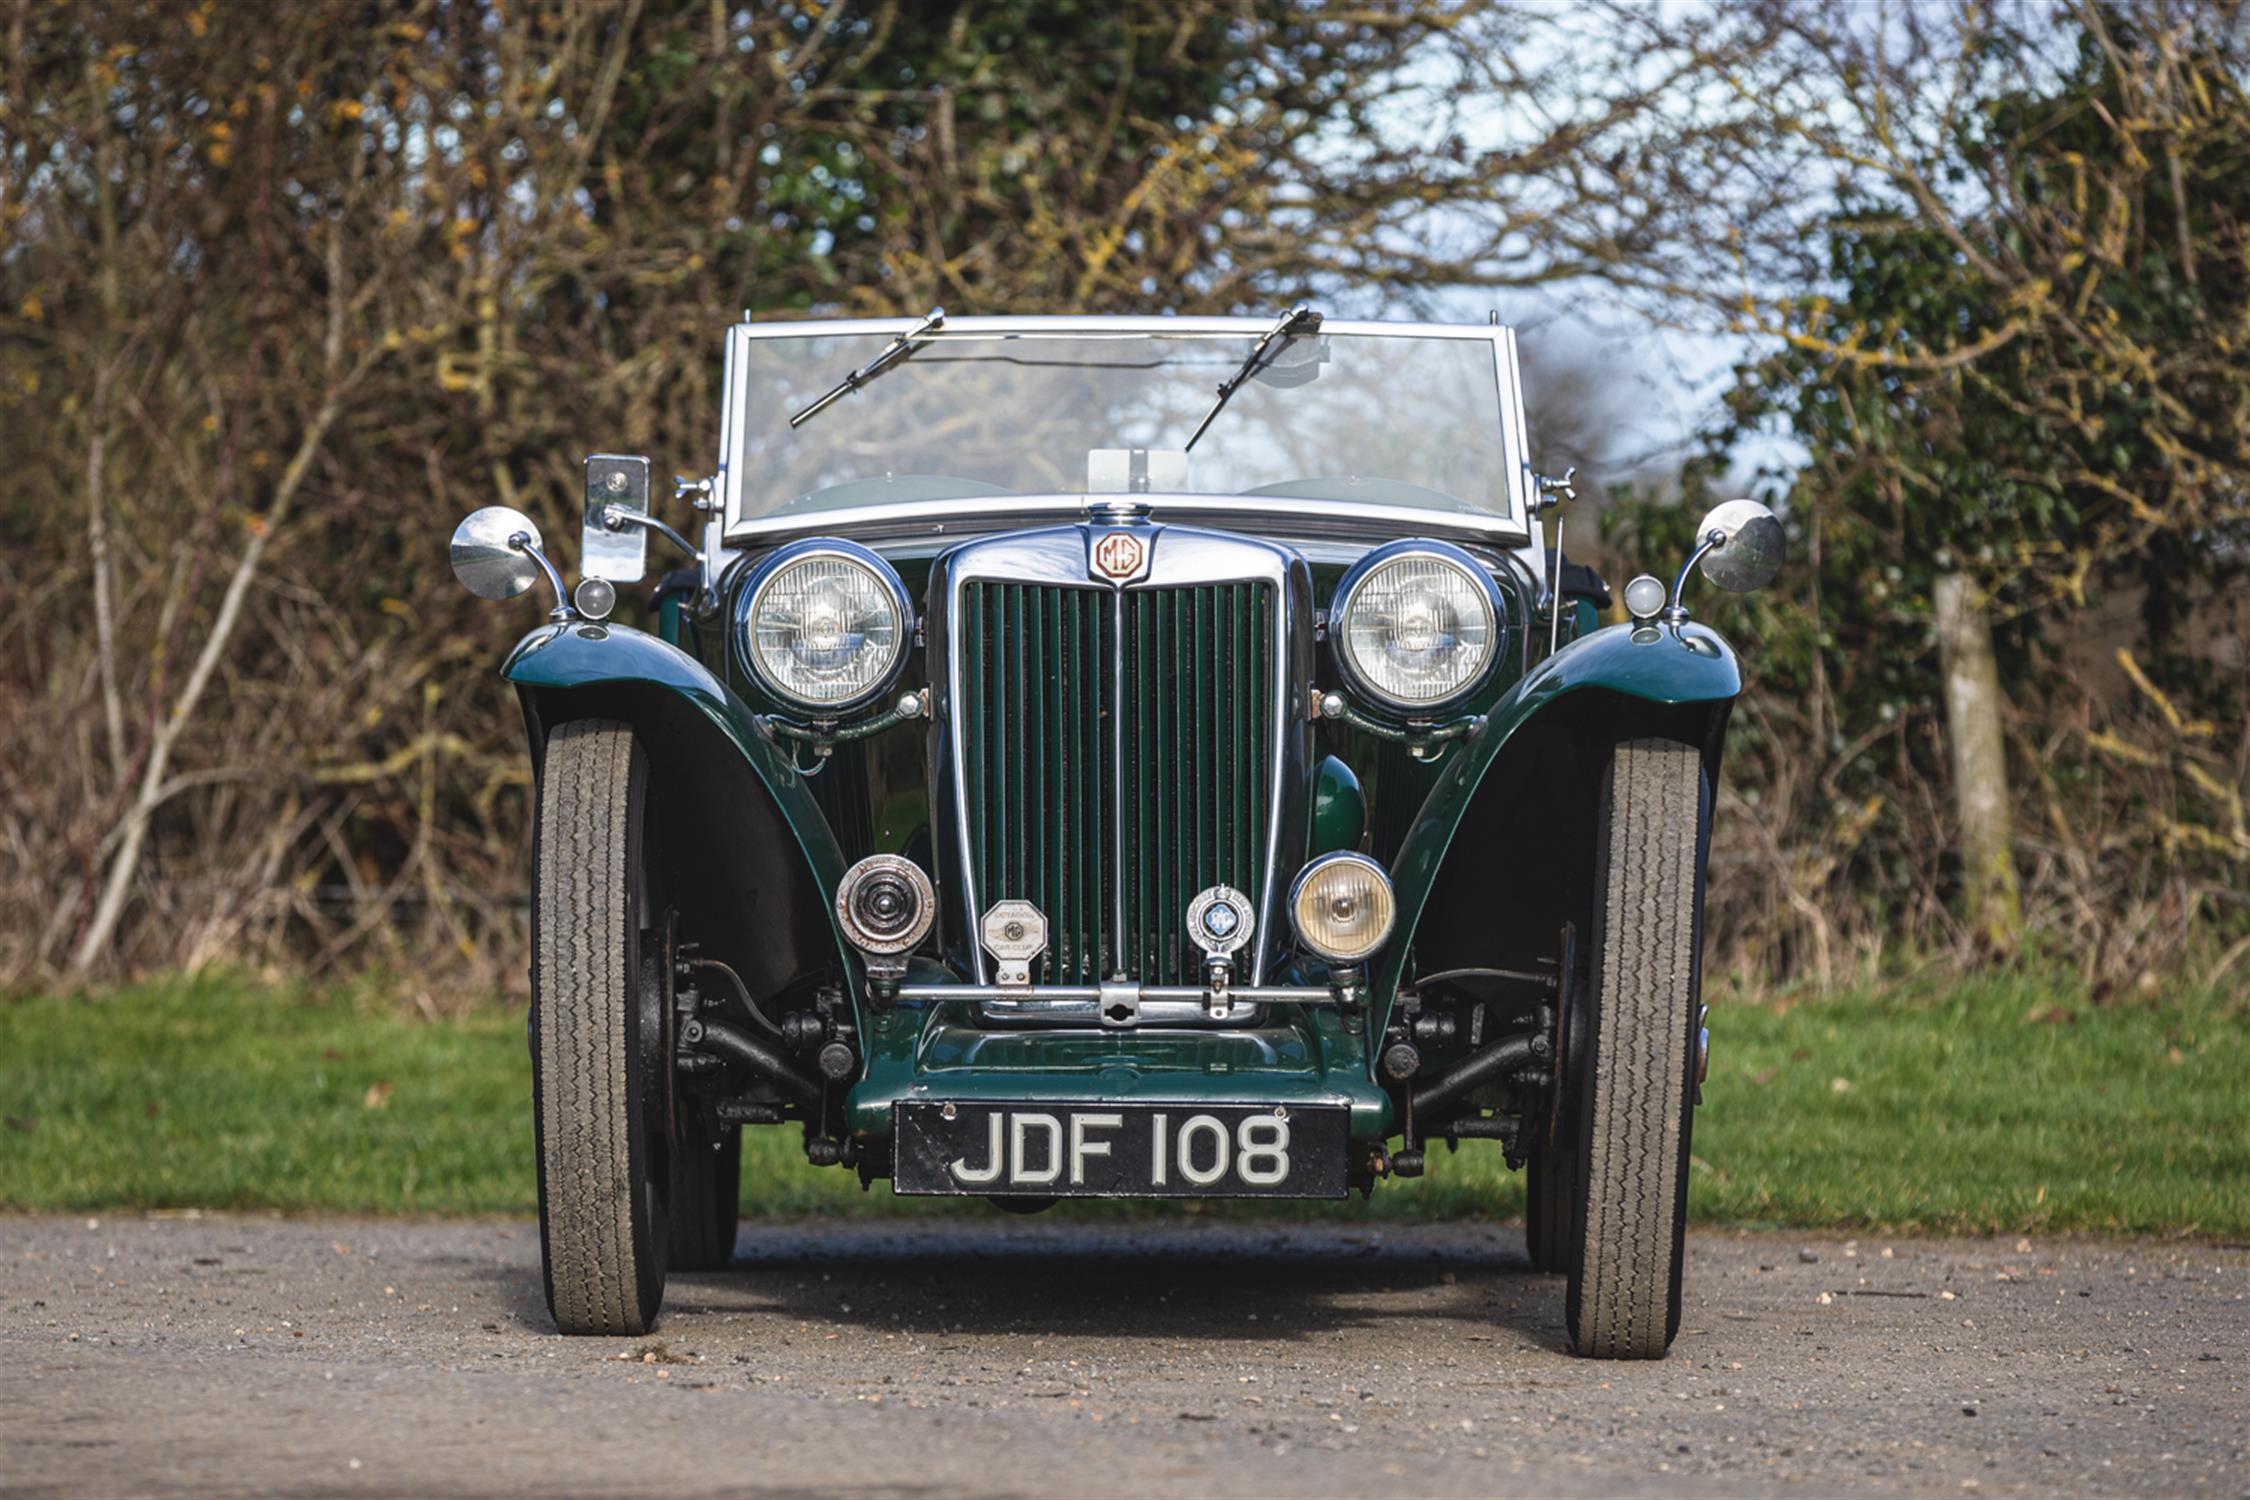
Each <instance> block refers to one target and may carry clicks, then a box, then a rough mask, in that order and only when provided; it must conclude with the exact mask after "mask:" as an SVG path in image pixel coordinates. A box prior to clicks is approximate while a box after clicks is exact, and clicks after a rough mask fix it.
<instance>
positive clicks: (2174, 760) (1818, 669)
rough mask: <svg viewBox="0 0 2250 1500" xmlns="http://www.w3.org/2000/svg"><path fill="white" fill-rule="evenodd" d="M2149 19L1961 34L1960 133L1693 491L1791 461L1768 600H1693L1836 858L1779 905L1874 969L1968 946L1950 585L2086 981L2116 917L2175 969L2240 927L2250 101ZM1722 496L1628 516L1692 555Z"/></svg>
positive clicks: (1770, 362) (1805, 940)
mask: <svg viewBox="0 0 2250 1500" xmlns="http://www.w3.org/2000/svg"><path fill="white" fill-rule="evenodd" d="M2105 17H2106V18H2105ZM1960 24H1961V25H1962V26H1964V27H1970V24H1971V23H1970V22H1969V21H1968V20H1966V19H1964V20H1963V21H1962V22H1961V23H1960ZM2151 26H2152V30H2150V31H2144V30H2141V29H2139V28H2138V27H2136V26H2135V25H2133V24H2131V23H2129V22H2127V21H2125V20H2121V19H2119V18H2118V17H2116V16H2115V15H2109V14H2107V13H2104V16H2079V17H2077V18H2076V19H2075V20H2074V21H2073V23H2072V26H2071V31H2070V37H2069V40H2070V43H2071V46H2072V47H2073V48H2074V50H2068V51H2066V52H2065V59H2066V65H2065V66H2063V67H2062V68H2061V69H2060V70H2059V71H2056V70H2049V69H2046V68H2045V67H2044V66H2043V64H2044V62H2045V61H2046V60H2048V59H2051V58H2052V57H2053V55H2054V54H2055V53H2056V52H2057V51H2058V44H2057V40H2056V38H2055V36H2054V35H2053V34H2052V33H2050V32H2047V31H2045V30H2044V29H2043V28H2032V29H2027V30H2024V31H2020V32H2019V31H2009V30H2005V29H1995V30H1992V31H1988V32H1982V33H1974V35H1975V37H1976V40H1975V44H1974V46H1973V47H1971V48H1970V49H1969V51H1968V53H1967V54H1966V56H1965V58H1964V60H1963V63H1962V67H1961V76H1962V77H1963V78H1964V79H1966V80H1968V82H1969V84H1970V85H1971V91H1970V93H1969V95H1968V97H1966V98H1965V99H1963V100H1961V101H1959V102H1958V103H1957V105H1956V107H1955V109H1954V112H1953V114H1952V116H1951V118H1950V120H1949V128H1948V129H1947V130H1946V131H1945V132H1943V133H1942V134H1941V135H1940V136H1939V137H1938V138H1937V140H1936V142H1935V144H1933V145H1932V146H1931V147H1930V148H1929V149H1928V150H1927V151H1926V152H1925V153H1924V154H1923V155H1920V156H1911V157H1909V158H1908V159H1907V160H1905V161H1903V162H1902V163H1900V164H1898V165H1897V166H1896V167H1895V168H1894V170H1893V171H1892V172H1891V173H1890V174H1888V175H1887V176H1883V177H1881V178H1879V179H1877V180H1875V181H1870V182H1862V181H1860V180H1859V179H1857V178H1853V177H1847V179H1846V186H1845V189H1844V191H1843V193H1842V195H1841V197H1840V199H1839V201H1838V203H1837V204H1836V206H1835V208H1834V210H1833V211H1832V212H1831V213H1829V214H1828V215H1827V216H1826V217H1825V218H1824V219H1823V220H1821V221H1820V224H1819V239H1820V245H1821V249H1822V251H1823V253H1824V256H1825V278H1824V280H1823V282H1822V283H1821V284H1819V285H1816V286H1801V287H1793V288H1790V289H1788V290H1787V291H1786V292H1785V293H1784V294H1783V295H1782V296H1781V297H1780V299H1779V302H1778V307H1777V310H1776V313H1775V315H1774V319H1773V321H1772V322H1771V323H1770V324H1769V325H1765V326H1764V327H1763V330H1762V331H1764V332H1766V333H1768V334H1770V335H1771V339H1770V342H1769V343H1768V345H1767V348H1766V351H1765V352H1764V353H1763V354H1762V356H1761V357H1760V358H1758V359H1756V360H1754V361H1752V362H1750V363H1748V364H1746V365H1744V366H1743V367H1742V368H1740V369H1739V370H1738V371H1737V372H1736V381H1735V384H1734V387H1733V389H1732V390H1731V391H1730V393H1729V394H1728V397H1727V402H1726V410H1725V413H1724V416H1723V418H1722V420H1721V421H1719V422H1718V423H1717V424H1716V425H1715V426H1714V427H1713V428H1712V429H1711V430H1710V431H1709V433H1708V434H1707V435H1706V452H1705V454H1704V455H1703V456H1702V458H1701V459H1699V460H1698V461H1697V462H1696V463H1695V464H1693V465H1691V466H1690V469H1689V472H1688V475H1687V480H1688V488H1689V490H1690V492H1691V494H1694V493H1697V492H1702V493H1711V492H1714V491H1716V490H1717V489H1718V487H1719V486H1720V485H1721V484H1722V483H1723V482H1724V478H1725V476H1726V475H1727V474H1728V473H1729V472H1730V470H1731V468H1732V466H1733V464H1734V462H1735V461H1736V455H1737V454H1739V453H1741V452H1742V451H1743V450H1744V449H1745V447H1746V445H1761V444H1764V445H1770V444H1771V442H1772V441H1773V440H1774V439H1775V438H1776V437H1781V438H1785V439H1786V440H1787V442H1788V443H1789V445H1790V446H1791V447H1792V448H1793V449H1794V450H1795V453H1793V454H1792V462H1791V463H1790V464H1789V465H1787V466H1786V467H1785V468H1783V469H1780V470H1777V471H1775V472H1771V473H1768V474H1766V475H1764V476H1762V477H1763V481H1764V483H1765V486H1766V488H1767V490H1768V492H1769V495H1770V498H1772V499H1773V500H1774V502H1775V503H1776V504H1777V506H1778V507H1779V508H1780V509H1781V510H1782V511H1783V512H1784V513H1785V515H1786V516H1787V518H1788V521H1789V524H1790V527H1791V530H1792V534H1793V547H1792V552H1793V556H1792V561H1791V567H1790V568H1789V570H1788V571H1787V572H1786V573H1785V574H1784V578H1783V582H1782V585H1781V587H1780V588H1779V589H1778V590H1777V591H1775V592H1772V593H1770V594H1767V595H1763V596H1760V597H1758V598H1755V599H1751V600H1745V601H1727V602H1720V601H1716V600H1712V601H1708V602H1707V604H1706V611H1707V616H1708V617H1709V618H1710V619H1712V620H1713V621H1714V622H1715V623H1718V624H1719V625H1720V626H1721V627H1722V628H1723V629H1727V630H1729V631H1730V632H1732V633H1735V634H1736V635H1737V636H1738V638H1739V640H1740V643H1741V644H1742V645H1743V646H1744V647H1745V649H1746V653H1747V655H1748V658H1749V659H1750V660H1751V661H1752V662H1753V663H1754V678H1755V681H1756V683H1757V698H1758V702H1757V703H1756V704H1754V705H1753V706H1752V708H1751V712H1750V714H1749V715H1748V717H1747V719H1746V720H1738V721H1737V740H1736V745H1735V752H1734V754H1733V757H1732V758H1733V766H1734V772H1735V776H1736V778H1737V781H1738V784H1740V785H1742V786H1743V787H1744V789H1745V795H1746V796H1749V797H1762V798H1766V799H1769V800H1768V803H1767V806H1766V807H1765V809H1764V815H1765V816H1766V817H1768V818H1770V819H1772V820H1774V821H1775V822H1779V823H1786V825H1787V827H1786V829H1785V830H1784V831H1783V834H1782V837H1783V838H1785V839H1788V840H1790V841H1792V842H1794V841H1796V840H1799V839H1801V840H1803V841H1805V842H1806V843H1811V844H1817V845H1821V846H1824V847H1825V853H1824V854H1820V855H1804V856H1800V857H1799V858H1798V859H1797V860H1796V868H1794V869H1792V870H1790V871H1789V872H1788V874H1787V876H1786V878H1787V880H1788V882H1789V885H1790V887H1791V890H1792V893H1793V902H1792V903H1791V904H1792V905H1793V906H1794V907H1795V908H1797V909H1798V910H1799V912H1800V915H1801V910H1802V908H1803V907H1805V906H1807V905H1816V906H1818V907H1821V908H1825V909H1827V910H1828V911H1830V912H1832V913H1834V915H1835V920H1834V921H1833V922H1832V923H1831V924H1830V925H1832V926H1835V927H1838V928H1848V927H1851V926H1853V925H1854V922H1853V918H1854V917H1855V916H1856V917H1857V918H1858V925H1859V926H1860V929H1861V931H1862V932H1863V933H1873V934H1876V935H1877V937H1876V938H1875V939H1874V940H1872V941H1871V942H1870V943H1868V944H1865V946H1873V942H1879V941H1880V940H1881V935H1884V934H1890V935H1903V936H1905V937H1906V939H1907V941H1908V942H1910V943H1922V944H1928V943H1931V942H1938V943H1944V942H1947V941H1949V940H1950V938H1951V934H1950V933H1949V932H1948V931H1947V928H1946V924H1947V923H1948V922H1949V921H1950V917H1949V916H1948V915H1947V906H1948V902H1947V899H1946V898H1947V893H1948V891H1949V890H1950V888H1951V885H1952V882H1953V879H1954V871H1953V869H1952V867H1951V866H1950V865H1949V864H1948V863H1947V862H1946V860H1945V859H1944V858H1943V857H1941V855H1940V854H1939V851H1942V850H1945V849H1946V848H1948V847H1949V846H1950V844H1951V838H1950V829H1949V826H1948V825H1949V819H1948V815H1947V813H1946V810H1945V808H1944V806H1943V805H1942V800H1941V794H1938V793H1934V792H1933V790H1932V789H1933V788H1943V787H1944V786H1946V785H1947V783H1948V781H1949V774H1948V768H1947V766H1946V764H1945V758H1944V744H1945V741H1944V738H1943V735H1942V732H1941V728H1940V720H1941V703H1940V691H1941V689H1940V677H1939V673H1938V670H1937V668H1938V662H1937V652H1936V649H1935V644H1934V639H1933V633H1932V625H1931V613H1932V610H1931V591H1932V586H1933V583H1934V581H1935V580H1936V579H1937V577H1938V576H1939V575H1941V574H1953V573H1959V574H1967V575H1969V576H1970V577H1972V578H1974V579H1975V580H1976V581H1977V583H1978V585H1979V587H1980V589H1981V591H1982V592H1983V594H1984V596H1985V597H1986V598H1987V599H1988V600H1989V601H1990V605H1991V608H1992V610H1993V613H1994V616H1995V621H1996V637H1997V640H1996V645H1997V648H1998V653H1999V659H2000V667H2001V679H2002V682H2003V683H2004V685H2005V688H2006V692H2007V693H2008V695H2009V697H2010V698H2011V700H2012V703H2013V708H2014V710H2015V711H2016V713H2017V714H2018V715H2019V716H2020V719H2019V721H2018V723H2016V724H2014V725H2012V726H2011V728H2012V729H2014V730H2015V732H2016V733H2017V736H2018V744H2017V748H2018V754H2019V758H2020V760H2021V761H2022V766H2021V769H2020V770H2019V771H2018V772H2017V773H2016V775H2017V776H2018V779H2019V785H2020V787H2021V790H2022V792H2023V794H2024V797H2023V800H2024V804H2025V805H2024V807H2023V808H2022V809H2021V811H2020V813H2019V817H2018V820H2017V821H2018V824H2019V826H2021V827H2025V828H2030V829H2036V830H2039V832H2038V833H2036V834H2035V835H2034V837H2035V838H2037V839H2039V840H2040V841H2042V842H2044V843H2045V844H2046V845H2047V846H2048V847H2049V848H2050V849H2052V850H2055V851H2057V857H2051V858H2049V859H2047V860H2044V861H2041V862H2040V863H2039V865H2038V867H2037V868H2035V869H2034V870H2033V872H2032V873H2033V877H2034V879H2035V880H2036V881H2038V882H2039V884H2040V889H2038V890H2037V891H2035V892H2034V893H2033V894H2034V896H2035V898H2036V899H2038V900H2040V901H2041V902H2042V903H2043V905H2044V907H2045V911H2046V922H2047V927H2048V929H2049V934H2050V937H2051V938H2055V939H2059V940H2061V941H2063V942H2066V943H2068V944H2069V945H2071V946H2076V947H2081V948H2083V947H2087V946H2091V947H2092V948H2093V950H2094V952H2095V955H2096V961H2097V962H2098V961H2099V960H2100V958H2101V957H2102V956H2103V954H2102V950H2103V949H2104V948H2105V947H2109V946H2110V945H2111V943H2112V942H2113V941H2115V940H2117V939H2119V938H2120V937H2123V935H2122V934H2120V933H2119V932H2118V930H2117V926H2116V925H2113V920H2115V919H2122V922H2121V925H2123V926H2125V927H2128V928H2140V929H2146V928H2148V927H2150V926H2156V927H2159V928H2161V929H2162V931H2163V932H2164V933H2165V934H2166V935H2167V936H2166V937H2165V938H2164V939H2163V940H2162V941H2161V943H2160V944H2159V946H2170V947H2171V948H2172V949H2173V953H2174V955H2175V956H2176V955H2177V953H2178V952H2179V950H2180V947H2181V946H2182V945H2183V944H2184V943H2185V942H2186V941H2187V934H2188V933H2189V931H2190V930H2191V928H2192V925H2193V921H2194V919H2195V917H2196V916H2197V915H2198V913H2199V912H2202V911H2207V910H2210V909H2211V908H2212V907H2213V906H2216V908H2217V910H2218V912H2219V916H2220V930H2221V931H2222V932H2229V933H2231V932H2235V931H2239V930H2240V928H2241V921H2242V917H2243V913H2242V912H2241V911H2240V910H2239V909H2237V908H2236V907H2234V905H2233V903H2231V902H2229V901H2228V900H2227V898H2226V897H2225V895H2224V894H2223V893H2224V892H2225V891H2227V890H2228V889H2229V888H2230V887H2232V886H2234V885H2235V884H2237V883H2238V882H2239V880H2240V878H2241V875H2242V872H2243V871H2244V869H2245V868H2246V866H2250V833H2246V831H2245V827H2244V820H2243V801H2242V794H2241V785H2242V778H2243V775H2244V771H2245V763H2244V760H2243V756H2242V753H2241V750H2242V747H2244V746H2250V739H2245V738H2243V734H2244V729H2243V726H2244V725H2245V723H2246V722H2250V721H2246V720H2245V712H2246V709H2250V678H2246V676H2245V674H2244V671H2243V664H2242V661H2241V659H2240V653H2239V647H2234V648H2229V647H2228V646H2227V645H2226V644H2225V643H2224V636H2225V634H2226V632H2227V630H2228V629H2229V620H2228V617H2227V611H2228V609H2229V608H2230V607H2231V605H2230V601H2231V599H2232V597H2233V594H2234V592H2235V591H2236V590H2237V589H2238V587H2239V583H2240V581H2241V580H2242V578H2243V577H2244V573H2245V569H2246V568H2250V364H2245V362H2244V361H2243V359H2242V358H2241V354H2240V350H2241V348H2242V340H2243V338H2244V336H2245V334H2246V333H2250V272H2246V269H2245V268H2246V265H2250V99H2246V98H2245V95H2244V93H2243V84H2242V77H2243V75H2242V73H2241V71H2240V68H2239V66H2238V61H2239V59H2238V56H2237V54H2236V53H2235V52H2234V51H2230V50H2228V48H2227V47H2226V46H2223V45H2221V43H2220V42H2219V41H2218V40H2216V39H2213V38H2210V37H2205V36H2202V35H2200V34H2199V33H2196V32H2194V31H2192V30H2190V29H2187V28H2170V29H2166V28H2156V27H2154V23H2153V22H2152V23H2151ZM1972 31H1973V28H1972ZM2027 80H2037V81H2035V82H2027ZM1800 456H1801V460H1802V461H1801V462H1797V461H1796V459H1797V458H1798V457H1800ZM1699 509H1700V507H1698V506H1695V505H1693V504H1691V505H1689V506H1688V507H1686V508H1685V509H1683V510H1682V511H1679V512H1672V511H1667V510H1664V509H1661V508H1658V507H1653V506H1645V505H1644V506H1640V507H1632V508H1628V510H1627V511H1626V513H1625V514H1624V515H1623V516H1622V517H1621V518H1620V520H1619V524H1621V525H1622V526H1623V527H1624V528H1625V529H1627V530H1631V531H1634V532H1635V533H1636V534H1637V536H1638V538H1639V547H1640V550H1642V551H1645V552H1648V553H1650V554H1652V555H1658V556H1662V555H1678V554H1679V553H1680V552H1682V551H1684V550H1686V547H1687V545H1688V528H1689V526H1690V525H1691V524H1692V520H1693V516H1694V514H1696V513H1698V511H1699ZM2121 604H2122V605H2125V606H2127V607H2129V608H2130V611H2131V613H2130V615H2126V614H2125V612H2124V610H2122V609H2121V608H2120V607H2119V606H2120V605H2121ZM2198 615H2200V616H2201V621H2200V624H2201V627H2202V628H2201V629H2191V628H2190V623H2189V622H2190V621H2191V620H2193V619H2196V618H2197V617H2198ZM2122 620H2130V621H2131V622H2132V623H2131V625H2130V626H2129V627H2128V628H2127V629H2125V630H2123V631H2121V632H2120V631H2119V630H2118V628H2117V627H2118V625H2119V623H2121V622H2122ZM2103 621H2107V622H2108V623H2107V624H2106V626H2105V625H2104V624H2102V623H2100V622H2103ZM2233 628H2234V629H2236V630H2239V628H2240V622H2239V621H2238V620H2237V621H2235V622H2234V625H2233ZM2104 629H2107V630H2109V631H2110V632H2111V633H2110V634H2109V635H2108V636H2107V637H2106V638H2105V637H2104V636H2103V635H2102V634H2100V633H2099V632H2100V631H2102V630H2104ZM2214 636H2216V637H2219V638H2220V639H2219V640H2217V641H2214V640H2213V639H2212V638H2213V637H2214ZM2089 657H2091V658H2092V659H2093V660H2094V661H2095V662H2096V663H2097V664H2098V666H2097V670H2098V671H2099V672H2100V673H2101V674H2102V679H2103V680H2106V681H2107V682H2108V683H2111V684H2114V687H2113V689H2112V694H2111V696H2110V697H2109V698H2108V699H2107V701H2100V700H2098V699H2097V700H2096V701H2091V702H2090V701H2089V698H2090V697H2091V696H2092V695H2091V694H2090V692H2089V685H2088V683H2087V681H2086V671H2085V668H2086V663H2087V659H2088V658H2089ZM2120 661H2121V662H2122V668H2121V669H2120V667H2119V665H2117V663H2119V662H2120ZM2120 670H2122V675H2120ZM2154 905H2164V906H2167V907H2168V909H2167V910H2165V911H2163V912H2162V913H2161V914H2160V915H2159V914H2155V913H2154V912H2152V909H2151V908H2152V906H2154ZM1768 915H1770V913H1769V914H1768ZM1808 920H1809V919H1808ZM1797 921H1798V919H1797V918H1795V917H1789V916H1784V917H1783V918H1782V922H1783V924H1785V925H1786V924H1789V923H1793V922H1797ZM1810 925H1814V926H1817V925H1818V924H1816V923H1815V924H1810ZM2058 929H2069V930H2070V936H2069V937H2068V938H2061V933H2060V931H2058ZM2140 935H2141V936H2145V931H2144V932H2143V933H2142V934H2140ZM1824 942H1825V938H1824V936H1823V934H1822V933H1821V932H1819V931H1815V932H1811V933H1808V934H1803V935H1802V938H1801V940H1800V942H1799V944H1798V945H1797V949H1796V952H1795V954H1794V959H1793V960H1792V959H1789V958H1783V959H1781V962H1780V967H1781V968H1782V969H1783V970H1784V971H1789V970H1791V969H1792V968H1793V967H1795V965H1796V964H1798V963H1802V961H1803V959H1804V958H1805V957H1806V956H1808V955H1807V954H1806V953H1805V951H1804V950H1805V949H1806V948H1809V947H1812V946H1814V945H1815V943H1824ZM2138 942H2139V937H2138V936H2136V937H2124V938H2123V941H2121V942H2118V945H2117V946H2118V948H2119V949H2120V950H2125V949H2131V948H2134V947H2136V946H2137V944H2138ZM1768 952H1769V954H1772V953H1774V950H1773V949H1769V950H1768ZM2147 961H2150V960H2149V956H2148V949H2147V948H2146V947H2141V948H2140V949H2139V956H2138V957H2137V958H2135V959H2132V960H2128V967H2129V964H2130V963H2131V962H2147ZM1819 967H1820V968H1821V969H1822V971H1823V972H1825V971H1826V969H1827V964H1826V962H1825V959H1824V960H1823V962H1822V963H1821V964H1820V966H1819Z"/></svg>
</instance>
